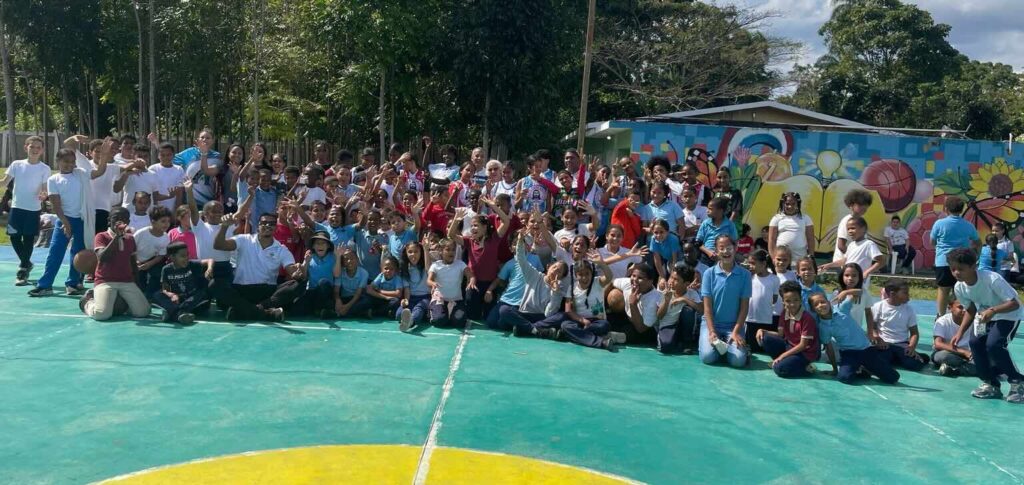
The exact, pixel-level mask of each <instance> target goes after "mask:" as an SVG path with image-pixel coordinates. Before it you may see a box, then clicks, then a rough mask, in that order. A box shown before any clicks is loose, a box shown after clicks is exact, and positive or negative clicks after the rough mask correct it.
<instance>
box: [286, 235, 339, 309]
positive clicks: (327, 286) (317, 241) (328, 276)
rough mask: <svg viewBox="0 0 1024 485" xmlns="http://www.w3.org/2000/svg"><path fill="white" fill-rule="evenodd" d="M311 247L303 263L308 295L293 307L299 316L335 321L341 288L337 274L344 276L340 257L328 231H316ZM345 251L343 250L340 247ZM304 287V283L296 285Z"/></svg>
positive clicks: (310, 241) (303, 296) (310, 243)
mask: <svg viewBox="0 0 1024 485" xmlns="http://www.w3.org/2000/svg"><path fill="white" fill-rule="evenodd" d="M309 247H310V248H311V249H307V250H306V256H305V258H303V260H302V266H303V268H304V269H305V273H306V275H307V279H306V292H305V293H304V294H303V295H302V297H301V298H300V299H299V301H298V302H297V304H296V305H295V306H294V308H295V310H297V311H298V312H300V313H304V314H308V315H314V316H319V317H320V318H333V317H334V316H335V313H334V292H335V288H336V287H337V286H338V278H337V277H336V276H335V275H336V274H340V273H341V264H340V261H341V257H340V256H341V255H340V254H338V253H336V252H335V246H334V243H332V242H331V236H330V234H328V233H327V232H326V231H317V232H315V233H313V237H311V238H309ZM338 248H340V249H343V248H344V247H343V246H340V245H339V246H338ZM297 284H301V283H297Z"/></svg>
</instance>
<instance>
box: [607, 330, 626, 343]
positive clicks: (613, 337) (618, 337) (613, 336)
mask: <svg viewBox="0 0 1024 485" xmlns="http://www.w3.org/2000/svg"><path fill="white" fill-rule="evenodd" d="M608 340H609V341H610V342H611V343H613V344H617V345H622V344H624V343H626V334H624V333H622V332H608Z"/></svg>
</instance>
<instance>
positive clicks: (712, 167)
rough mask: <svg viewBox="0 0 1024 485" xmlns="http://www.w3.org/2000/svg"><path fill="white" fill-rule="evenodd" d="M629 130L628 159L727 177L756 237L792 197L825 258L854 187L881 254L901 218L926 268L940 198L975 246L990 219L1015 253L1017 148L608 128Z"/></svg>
mask: <svg viewBox="0 0 1024 485" xmlns="http://www.w3.org/2000/svg"><path fill="white" fill-rule="evenodd" d="M612 126H613V127H619V128H629V129H631V148H630V150H631V152H630V156H631V157H632V158H633V159H634V160H636V161H637V162H641V163H642V162H645V161H647V160H648V159H649V158H650V157H651V156H654V155H665V156H666V157H668V158H669V159H670V160H672V161H673V162H674V163H682V162H683V161H685V160H687V159H689V160H691V161H693V162H695V163H696V164H697V166H698V168H699V169H700V172H701V178H703V179H705V181H707V180H714V179H715V174H716V173H717V171H719V170H729V171H730V173H731V175H732V180H733V186H734V187H736V188H739V189H740V190H742V191H743V200H744V205H745V207H744V214H745V215H744V222H746V223H747V224H749V225H750V226H751V234H752V235H753V236H754V237H757V234H758V232H759V231H760V228H761V227H763V226H765V225H767V224H768V221H769V220H770V219H771V217H772V216H773V215H774V214H775V213H776V212H777V210H778V205H779V197H780V196H781V194H782V193H784V192H789V191H795V192H798V193H800V194H801V198H802V199H803V211H804V213H806V214H808V215H810V216H811V218H812V219H813V220H814V226H815V230H816V233H817V239H818V240H817V247H818V248H819V249H818V251H819V254H820V255H822V256H825V255H827V254H831V251H832V248H833V247H834V246H835V238H836V226H837V225H838V223H839V219H841V218H842V217H843V216H844V215H846V214H847V213H848V212H849V211H848V210H847V209H846V206H845V205H844V204H843V197H844V196H845V195H846V194H847V193H848V192H849V191H850V190H853V189H855V188H865V189H868V190H869V191H871V192H872V194H874V203H873V204H872V206H871V209H870V210H869V211H868V213H867V215H866V219H867V221H868V226H869V230H870V231H869V233H870V235H871V237H872V238H873V239H875V240H877V241H878V242H880V243H881V244H880V246H881V247H883V248H884V247H885V244H884V237H883V231H884V229H885V227H886V226H887V225H888V224H889V221H890V219H891V217H892V216H893V215H898V216H900V218H901V220H902V224H903V225H904V227H906V229H907V230H908V232H909V233H910V242H911V244H912V245H913V246H914V247H915V248H917V250H918V251H919V253H920V254H919V256H918V257H917V260H916V261H915V265H916V266H917V267H918V268H922V267H931V266H932V263H933V260H934V256H935V253H934V249H933V248H932V246H931V242H930V240H929V233H930V231H931V228H932V225H933V224H934V223H935V221H936V220H938V219H939V218H941V217H944V214H943V202H944V200H945V198H946V197H947V196H950V195H957V196H960V197H963V198H964V199H966V200H967V211H966V213H965V214H964V217H965V218H966V219H967V220H969V221H970V222H972V223H973V224H974V225H975V226H976V227H977V228H978V232H979V233H980V234H981V237H982V239H984V237H985V235H986V234H988V233H989V232H990V231H991V227H992V225H993V224H995V223H996V222H998V221H1002V222H1004V223H1006V224H1007V225H1008V226H1009V229H1010V234H1011V236H1012V237H1013V239H1014V241H1015V243H1016V245H1017V250H1018V252H1022V250H1024V169H1022V168H1021V167H1022V166H1024V144H1020V143H1016V144H1013V145H1012V146H1008V144H1007V143H1000V142H991V141H977V140H951V139H944V138H941V137H935V138H927V137H916V136H895V135H892V136H889V135H876V134H862V133H845V132H829V131H801V130H785V129H768V128H739V127H729V126H708V125H685V124H662V123H640V122H612Z"/></svg>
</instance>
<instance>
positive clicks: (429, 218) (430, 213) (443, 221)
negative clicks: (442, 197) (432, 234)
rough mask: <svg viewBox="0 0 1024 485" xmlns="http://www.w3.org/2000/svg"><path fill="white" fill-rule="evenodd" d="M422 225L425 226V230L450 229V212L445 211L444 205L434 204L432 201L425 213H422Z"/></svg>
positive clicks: (443, 230) (424, 209)
mask: <svg viewBox="0 0 1024 485" xmlns="http://www.w3.org/2000/svg"><path fill="white" fill-rule="evenodd" d="M420 225H421V226H423V227H422V228H421V229H422V230H423V231H441V232H442V233H443V232H446V231H447V230H448V213H447V212H445V211H444V206H443V205H439V204H434V203H433V202H430V203H428V204H427V206H426V207H425V208H423V213H422V214H420Z"/></svg>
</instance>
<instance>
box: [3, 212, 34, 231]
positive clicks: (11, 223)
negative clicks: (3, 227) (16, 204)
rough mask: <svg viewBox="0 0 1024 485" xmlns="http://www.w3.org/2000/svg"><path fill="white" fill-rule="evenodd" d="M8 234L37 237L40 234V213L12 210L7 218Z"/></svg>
mask: <svg viewBox="0 0 1024 485" xmlns="http://www.w3.org/2000/svg"><path fill="white" fill-rule="evenodd" d="M7 234H9V235H11V236H14V235H18V234H20V235H22V236H35V235H37V234H39V211H30V210H25V209H17V208H12V209H11V214H10V216H9V217H8V218H7Z"/></svg>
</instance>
